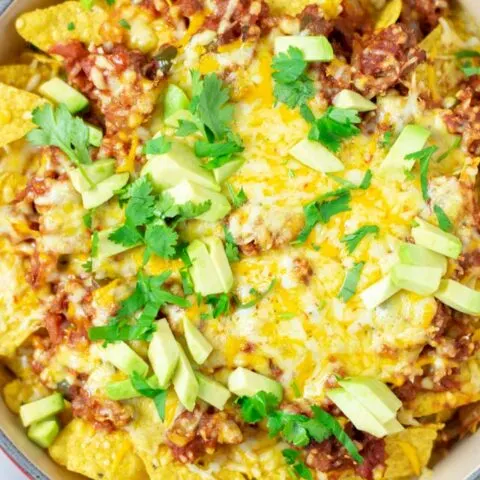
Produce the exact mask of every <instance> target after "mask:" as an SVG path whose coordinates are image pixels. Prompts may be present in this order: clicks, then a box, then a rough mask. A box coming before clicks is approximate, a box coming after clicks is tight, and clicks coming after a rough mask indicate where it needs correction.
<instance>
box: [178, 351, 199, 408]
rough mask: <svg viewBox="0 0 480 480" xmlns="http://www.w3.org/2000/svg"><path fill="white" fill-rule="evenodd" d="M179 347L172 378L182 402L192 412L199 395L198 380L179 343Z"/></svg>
mask: <svg viewBox="0 0 480 480" xmlns="http://www.w3.org/2000/svg"><path fill="white" fill-rule="evenodd" d="M177 348H178V364H177V368H176V370H175V374H174V375H173V379H172V383H173V388H174V390H175V393H176V394H177V397H178V399H179V400H180V403H181V404H182V405H183V406H184V407H185V408H186V409H187V410H188V411H189V412H191V411H193V409H194V408H195V401H196V400H197V397H198V381H197V377H196V376H195V372H194V371H193V368H192V366H191V365H190V362H189V361H188V358H187V355H185V352H184V351H183V348H182V346H181V345H180V344H178V343H177Z"/></svg>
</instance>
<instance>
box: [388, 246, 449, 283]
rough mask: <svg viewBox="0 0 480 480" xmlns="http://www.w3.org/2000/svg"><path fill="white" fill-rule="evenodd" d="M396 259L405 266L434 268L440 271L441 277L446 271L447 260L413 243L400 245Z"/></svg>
mask: <svg viewBox="0 0 480 480" xmlns="http://www.w3.org/2000/svg"><path fill="white" fill-rule="evenodd" d="M398 258H399V259H400V262H401V263H404V264H406V265H417V266H419V267H435V268H440V269H441V270H442V276H443V275H445V273H446V271H447V266H448V262H447V259H446V258H445V257H444V256H443V255H440V254H439V253H436V252H434V251H432V250H429V249H428V248H425V247H422V246H421V245H414V244H413V243H405V242H404V243H402V244H401V245H400V247H399V248H398Z"/></svg>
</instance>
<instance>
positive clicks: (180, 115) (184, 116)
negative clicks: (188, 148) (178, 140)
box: [165, 110, 198, 128]
mask: <svg viewBox="0 0 480 480" xmlns="http://www.w3.org/2000/svg"><path fill="white" fill-rule="evenodd" d="M180 120H185V121H187V122H192V123H195V124H196V122H197V121H198V120H197V119H196V118H195V117H194V116H193V114H192V112H191V111H190V110H177V111H176V112H175V113H172V114H171V115H170V116H169V117H167V118H165V125H167V126H168V127H172V128H178V127H179V126H180Z"/></svg>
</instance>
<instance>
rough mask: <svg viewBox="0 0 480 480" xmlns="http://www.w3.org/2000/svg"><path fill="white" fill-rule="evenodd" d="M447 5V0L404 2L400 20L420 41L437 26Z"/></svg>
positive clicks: (405, 0)
mask: <svg viewBox="0 0 480 480" xmlns="http://www.w3.org/2000/svg"><path fill="white" fill-rule="evenodd" d="M448 3H449V2H448V0H404V2H403V8H402V14H401V17H400V19H401V21H402V22H403V23H405V24H407V25H408V26H409V27H410V28H411V29H412V32H414V34H415V37H416V39H417V41H420V40H422V39H423V38H424V37H425V36H426V35H428V34H429V33H430V32H431V31H432V30H433V29H434V28H435V27H436V26H437V25H438V19H439V18H440V17H441V16H443V15H445V10H446V9H447V8H448Z"/></svg>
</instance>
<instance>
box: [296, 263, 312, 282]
mask: <svg viewBox="0 0 480 480" xmlns="http://www.w3.org/2000/svg"><path fill="white" fill-rule="evenodd" d="M293 269H294V272H295V275H296V276H297V278H298V279H299V280H300V281H301V282H302V283H304V284H305V285H308V282H309V281H310V278H311V276H312V275H313V268H312V266H311V264H310V262H309V261H308V260H307V259H306V258H295V260H294V261H293Z"/></svg>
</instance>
